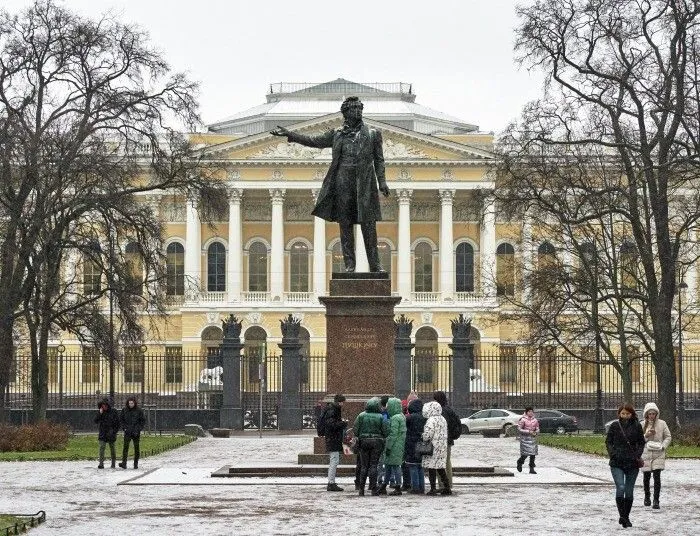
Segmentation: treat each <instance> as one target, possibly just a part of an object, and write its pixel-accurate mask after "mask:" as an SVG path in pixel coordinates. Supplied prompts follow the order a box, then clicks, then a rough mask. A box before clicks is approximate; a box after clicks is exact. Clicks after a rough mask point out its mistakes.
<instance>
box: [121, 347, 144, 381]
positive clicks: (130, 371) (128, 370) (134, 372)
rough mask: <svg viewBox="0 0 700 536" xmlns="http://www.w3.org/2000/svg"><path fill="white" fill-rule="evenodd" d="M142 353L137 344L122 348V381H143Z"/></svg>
mask: <svg viewBox="0 0 700 536" xmlns="http://www.w3.org/2000/svg"><path fill="white" fill-rule="evenodd" d="M143 368H144V367H143V354H142V353H141V349H140V348H139V347H138V346H127V347H126V348H124V382H125V383H141V382H142V381H143Z"/></svg>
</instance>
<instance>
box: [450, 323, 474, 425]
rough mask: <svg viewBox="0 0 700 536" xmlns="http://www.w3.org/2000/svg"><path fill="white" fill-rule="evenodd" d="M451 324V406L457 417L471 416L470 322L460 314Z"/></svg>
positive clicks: (472, 345) (472, 346)
mask: <svg viewBox="0 0 700 536" xmlns="http://www.w3.org/2000/svg"><path fill="white" fill-rule="evenodd" d="M451 323H452V344H449V345H448V346H449V347H450V348H451V349H452V400H451V405H452V408H453V409H454V410H455V412H456V413H457V415H459V416H460V417H468V416H469V415H471V403H470V402H471V401H470V388H471V385H470V384H471V368H472V365H473V363H474V344H473V343H472V342H470V340H469V332H470V330H471V327H472V321H471V318H470V319H466V318H465V317H464V315H463V314H462V313H460V314H459V317H457V318H455V319H454V320H451Z"/></svg>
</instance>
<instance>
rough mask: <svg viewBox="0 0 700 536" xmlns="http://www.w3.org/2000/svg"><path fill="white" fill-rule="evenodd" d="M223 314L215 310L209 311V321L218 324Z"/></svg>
mask: <svg viewBox="0 0 700 536" xmlns="http://www.w3.org/2000/svg"><path fill="white" fill-rule="evenodd" d="M220 317H221V315H220V314H219V313H217V312H215V311H210V312H208V313H207V323H208V324H217V323H218V322H219V320H220Z"/></svg>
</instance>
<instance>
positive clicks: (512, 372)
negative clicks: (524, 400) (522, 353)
mask: <svg viewBox="0 0 700 536" xmlns="http://www.w3.org/2000/svg"><path fill="white" fill-rule="evenodd" d="M516 349H517V348H516V347H515V346H501V347H500V348H499V350H498V351H499V362H500V371H501V372H500V380H501V383H515V382H516V381H518V361H517V355H516Z"/></svg>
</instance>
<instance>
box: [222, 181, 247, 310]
mask: <svg viewBox="0 0 700 536" xmlns="http://www.w3.org/2000/svg"><path fill="white" fill-rule="evenodd" d="M242 199H243V190H241V189H239V188H233V189H231V190H230V191H229V198H228V255H227V259H226V260H227V264H228V282H227V284H228V301H229V302H237V301H240V299H241V290H242V289H243V287H242V285H243V244H242V238H241V226H242V220H241V200H242Z"/></svg>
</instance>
